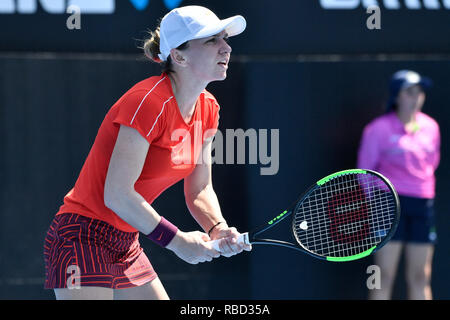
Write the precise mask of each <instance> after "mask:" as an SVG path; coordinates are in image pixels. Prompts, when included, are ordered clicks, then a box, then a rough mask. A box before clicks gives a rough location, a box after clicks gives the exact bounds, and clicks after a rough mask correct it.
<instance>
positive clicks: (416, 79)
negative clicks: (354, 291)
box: [358, 70, 440, 300]
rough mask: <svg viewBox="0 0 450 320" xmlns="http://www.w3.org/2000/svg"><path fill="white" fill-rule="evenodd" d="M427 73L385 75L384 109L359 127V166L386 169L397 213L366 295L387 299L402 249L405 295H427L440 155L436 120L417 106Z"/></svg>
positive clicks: (377, 256)
mask: <svg viewBox="0 0 450 320" xmlns="http://www.w3.org/2000/svg"><path fill="white" fill-rule="evenodd" d="M431 85H432V82H431V80H430V79H428V78H425V77H422V76H421V75H420V74H418V73H417V72H414V71H411V70H401V71H398V72H396V73H395V74H394V75H393V76H392V78H391V81H390V85H389V91H390V98H389V101H388V104H387V110H386V113H385V114H383V115H381V116H379V117H377V118H376V119H374V120H372V121H371V122H370V123H369V124H368V125H366V127H365V128H364V131H363V135H362V139H361V142H360V147H359V151H358V168H361V169H372V170H375V171H378V172H380V173H381V174H383V175H385V176H386V177H387V178H388V179H389V180H390V181H391V182H392V183H393V185H394V187H395V189H396V190H397V192H398V194H399V198H400V205H401V217H400V222H399V225H398V228H397V231H396V233H395V235H394V236H393V238H392V239H391V241H390V242H389V243H387V244H386V246H385V247H383V248H382V249H381V250H380V251H378V252H376V253H375V257H374V259H375V264H376V265H378V266H379V267H380V270H381V274H380V276H381V289H374V290H370V292H369V299H384V300H386V299H391V296H392V289H393V285H394V282H395V278H396V272H397V267H398V264H399V260H400V257H401V254H402V253H404V258H405V268H406V270H405V273H406V282H407V292H408V298H409V299H414V300H415V299H419V300H431V299H432V290H431V270H432V259H433V251H434V244H435V243H436V240H437V238H436V230H435V222H434V197H435V180H436V179H435V170H436V168H437V167H438V164H439V160H440V130H439V125H438V123H437V122H436V121H435V120H434V119H433V118H431V117H430V116H428V115H426V114H425V113H423V112H422V107H423V105H424V103H425V97H426V93H425V92H426V90H428V89H429V88H430V87H431Z"/></svg>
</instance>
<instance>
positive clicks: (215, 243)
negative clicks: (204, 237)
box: [210, 232, 250, 252]
mask: <svg viewBox="0 0 450 320" xmlns="http://www.w3.org/2000/svg"><path fill="white" fill-rule="evenodd" d="M220 241H222V239H217V240H212V241H210V243H211V247H212V248H213V249H214V250H216V251H219V252H222V250H220V247H219V243H220ZM236 242H237V243H238V244H250V242H249V241H248V232H245V233H241V234H240V235H239V236H238V237H237V240H236Z"/></svg>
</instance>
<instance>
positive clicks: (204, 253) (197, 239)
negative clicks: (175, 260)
mask: <svg viewBox="0 0 450 320" xmlns="http://www.w3.org/2000/svg"><path fill="white" fill-rule="evenodd" d="M210 240H211V239H210V238H209V237H208V235H207V234H206V233H203V232H200V231H192V232H183V231H181V230H178V231H177V234H176V235H175V237H174V238H173V239H172V241H170V243H169V244H168V245H167V247H166V248H167V249H169V250H171V251H173V252H174V253H175V254H176V255H177V256H178V257H179V258H180V259H182V260H184V261H186V262H187V263H190V264H197V263H201V262H206V261H208V262H209V261H212V259H214V258H218V257H220V253H219V252H218V251H216V250H215V249H213V248H211V246H210V245H209V244H208V241H210Z"/></svg>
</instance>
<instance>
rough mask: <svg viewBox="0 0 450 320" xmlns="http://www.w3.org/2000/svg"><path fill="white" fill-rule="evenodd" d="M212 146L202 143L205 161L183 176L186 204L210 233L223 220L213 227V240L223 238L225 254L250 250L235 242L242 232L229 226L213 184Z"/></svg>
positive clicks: (210, 142) (210, 143) (222, 244)
mask: <svg viewBox="0 0 450 320" xmlns="http://www.w3.org/2000/svg"><path fill="white" fill-rule="evenodd" d="M211 145H212V140H209V141H208V142H205V143H204V145H203V150H202V156H203V157H204V158H203V159H202V160H203V161H202V163H199V164H197V165H196V167H195V169H194V171H193V172H192V173H191V174H190V175H189V176H188V177H186V178H185V179H184V194H185V199H186V205H187V207H188V208H189V211H190V212H191V215H192V216H193V217H194V219H195V220H196V221H197V222H198V223H199V224H200V226H201V227H202V228H203V230H205V232H208V231H209V230H210V229H211V228H212V227H213V226H215V225H216V224H217V223H218V222H223V223H221V224H219V225H217V226H216V227H214V228H213V230H212V232H211V234H210V236H211V239H222V238H224V239H225V240H224V241H222V242H221V245H220V246H221V248H222V252H223V253H224V255H225V256H231V255H234V254H237V253H240V252H242V250H247V251H249V250H251V246H248V245H245V244H238V243H236V240H237V237H238V236H239V232H237V230H236V228H230V227H228V224H227V223H226V221H225V219H224V217H223V215H222V212H221V210H220V205H219V201H218V199H217V195H216V193H215V191H214V188H213V185H212V174H211Z"/></svg>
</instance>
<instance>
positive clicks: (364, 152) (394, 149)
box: [358, 112, 440, 199]
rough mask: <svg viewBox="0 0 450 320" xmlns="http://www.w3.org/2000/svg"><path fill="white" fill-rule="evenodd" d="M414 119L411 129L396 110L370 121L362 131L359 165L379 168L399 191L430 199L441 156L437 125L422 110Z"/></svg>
mask: <svg viewBox="0 0 450 320" xmlns="http://www.w3.org/2000/svg"><path fill="white" fill-rule="evenodd" d="M416 121H417V124H418V128H417V130H415V131H414V132H410V133H408V132H407V131H406V130H405V126H404V125H403V123H402V122H401V121H400V119H399V118H398V117H397V115H396V114H395V112H391V113H388V114H385V115H382V116H380V117H378V118H376V119H374V120H373V121H372V122H370V123H369V124H368V125H367V126H366V127H365V128H364V132H363V135H362V139H361V145H360V147H359V152H358V168H361V169H372V170H375V171H378V172H380V173H381V174H383V175H384V176H386V177H387V178H388V179H389V180H390V181H391V182H392V184H393V185H394V187H395V189H396V190H397V192H398V194H399V195H404V196H410V197H417V198H426V199H431V198H434V196H435V185H436V178H435V175H434V172H435V170H436V168H437V166H438V164H439V160H440V133H439V125H438V124H437V122H436V121H435V120H434V119H433V118H431V117H429V116H427V115H426V114H424V113H422V112H419V113H417V115H416Z"/></svg>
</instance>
